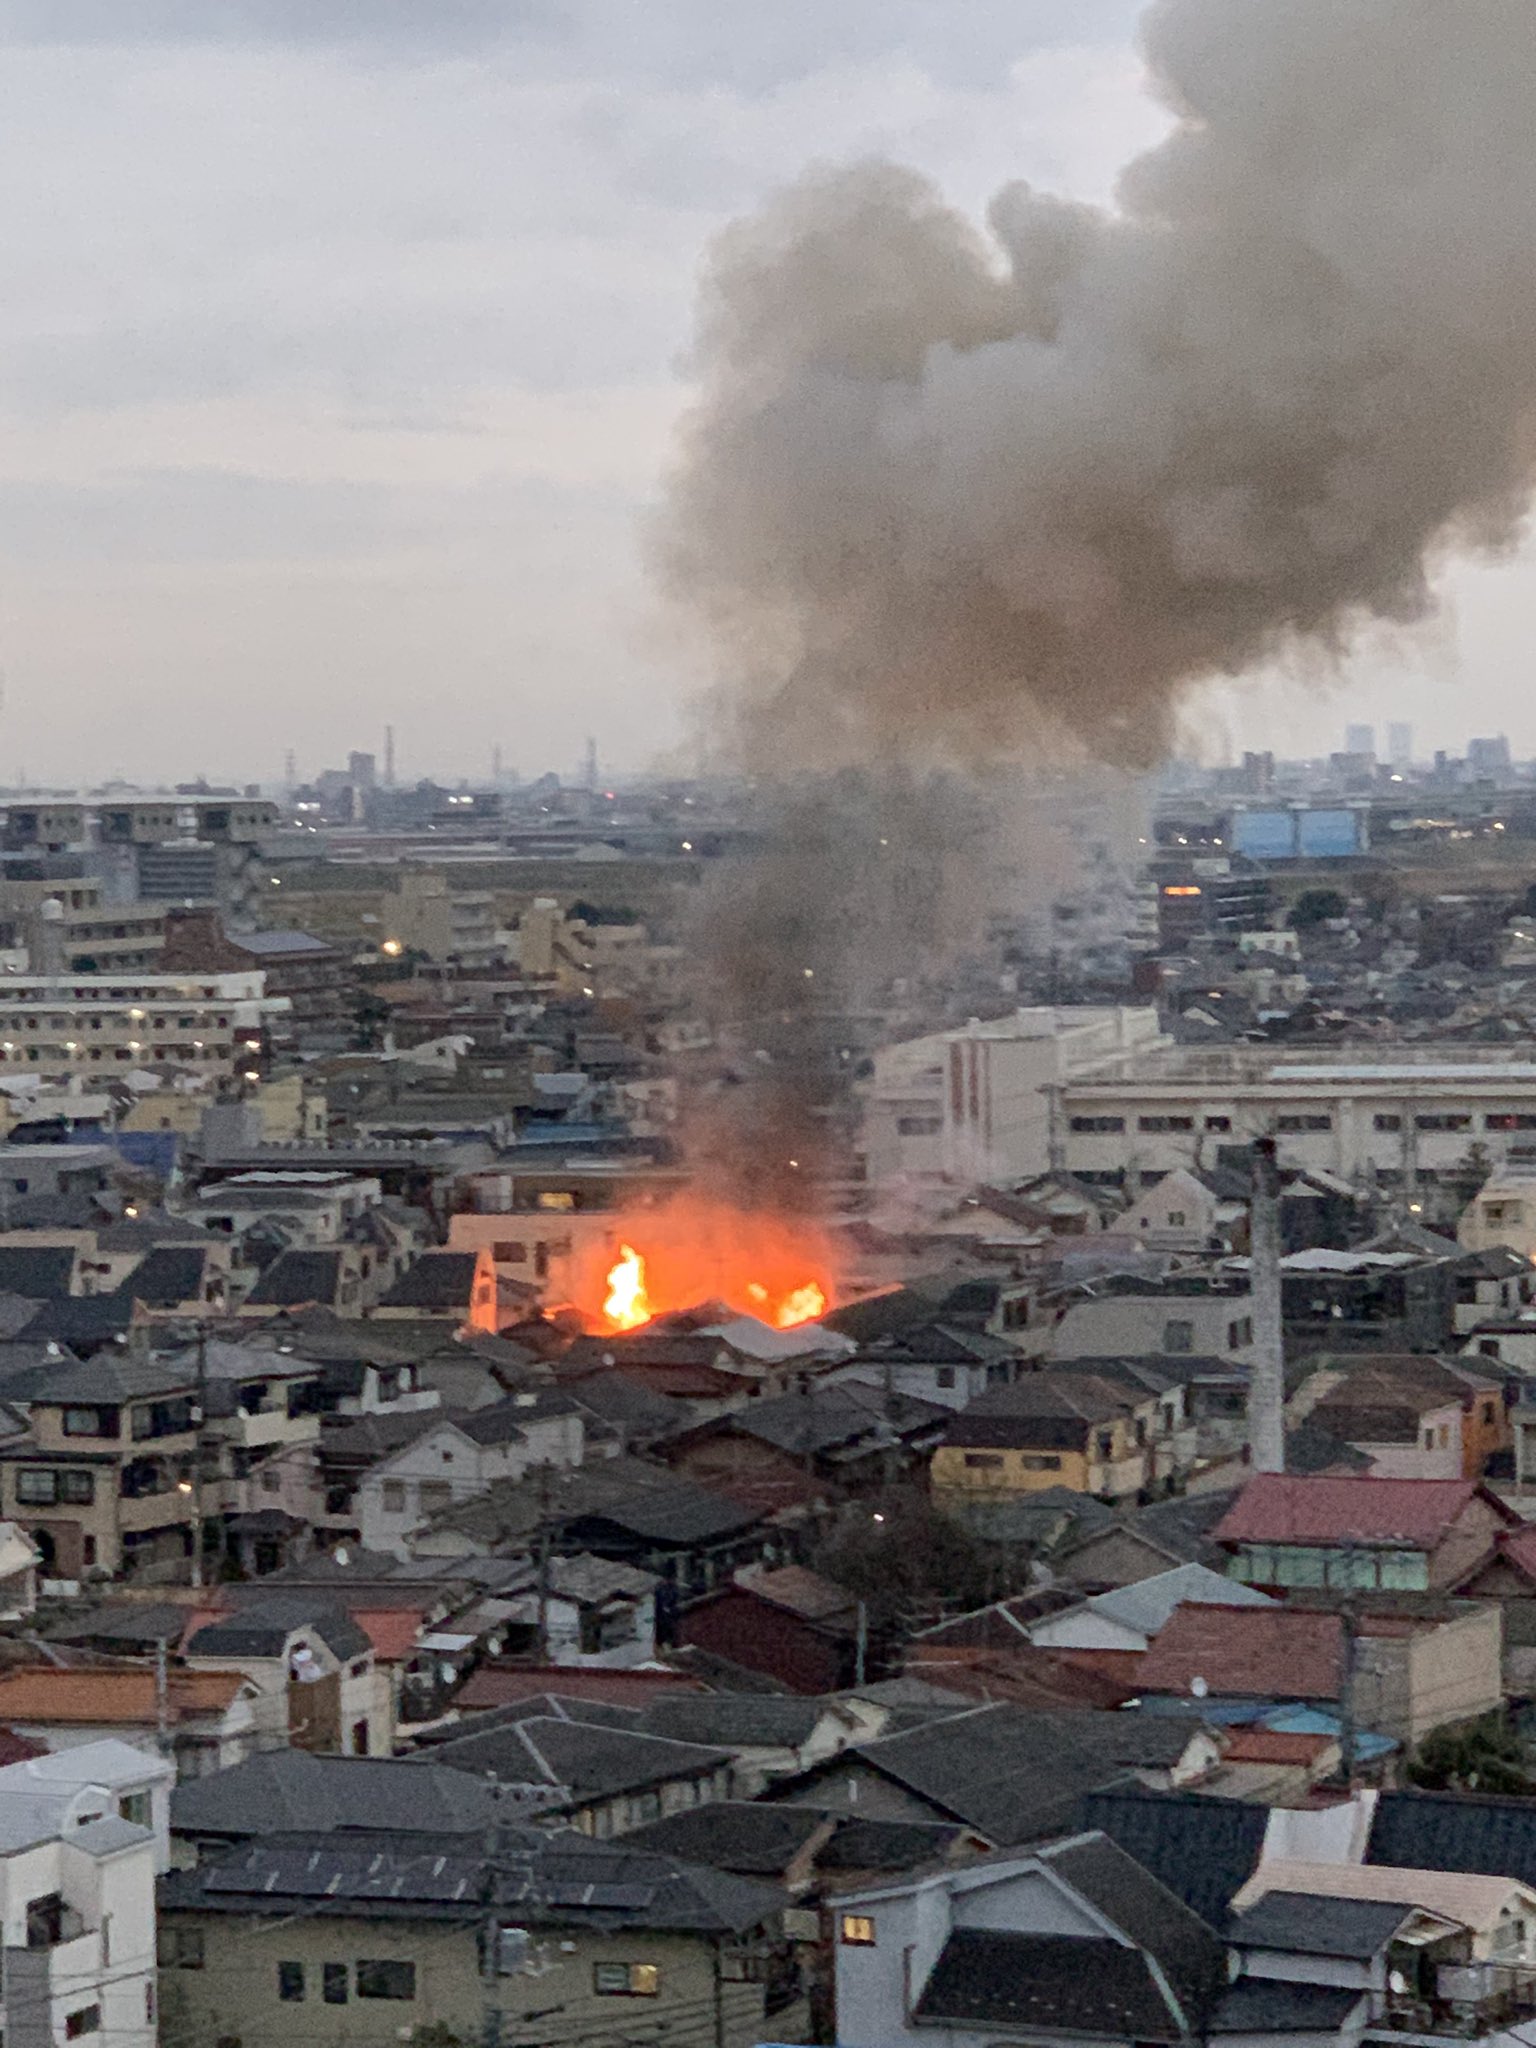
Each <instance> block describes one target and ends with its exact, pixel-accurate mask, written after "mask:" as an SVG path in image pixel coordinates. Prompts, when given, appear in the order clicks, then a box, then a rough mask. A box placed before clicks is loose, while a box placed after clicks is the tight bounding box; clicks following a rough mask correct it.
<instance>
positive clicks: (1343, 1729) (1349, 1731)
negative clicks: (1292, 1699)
mask: <svg viewBox="0 0 1536 2048" xmlns="http://www.w3.org/2000/svg"><path fill="white" fill-rule="evenodd" d="M1344 1570H1345V1575H1346V1577H1347V1578H1348V1579H1349V1580H1350V1581H1351V1582H1352V1581H1353V1579H1354V1576H1355V1551H1354V1547H1353V1546H1352V1545H1351V1546H1350V1547H1349V1548H1348V1549H1346V1551H1345V1553H1344ZM1356 1602H1357V1596H1356V1593H1355V1590H1354V1586H1353V1583H1351V1584H1349V1585H1348V1586H1347V1587H1346V1588H1345V1593H1344V1605H1343V1611H1342V1613H1341V1614H1340V1616H1339V1620H1340V1624H1341V1629H1342V1640H1341V1643H1340V1655H1339V1662H1340V1667H1341V1669H1340V1676H1339V1769H1340V1770H1341V1771H1342V1772H1343V1774H1344V1783H1345V1785H1346V1786H1347V1787H1348V1788H1349V1790H1350V1791H1351V1792H1353V1791H1354V1789H1355V1762H1356V1751H1357V1749H1358V1747H1359V1744H1358V1743H1357V1741H1356V1730H1355V1648H1356V1645H1357V1643H1358V1641H1359V1638H1360V1629H1359V1621H1358V1612H1357V1604H1356Z"/></svg>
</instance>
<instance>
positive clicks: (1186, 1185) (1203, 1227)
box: [1116, 1166, 1220, 1252]
mask: <svg viewBox="0 0 1536 2048" xmlns="http://www.w3.org/2000/svg"><path fill="white" fill-rule="evenodd" d="M1219 1206H1220V1204H1219V1203H1218V1201H1217V1199H1216V1195H1215V1193H1214V1191H1213V1190H1212V1189H1210V1188H1208V1187H1207V1186H1206V1184H1205V1182H1204V1181H1203V1180H1200V1179H1199V1178H1198V1177H1197V1176H1196V1175H1195V1174H1193V1173H1190V1172H1189V1171H1188V1170H1187V1169H1186V1168H1185V1167H1182V1166H1176V1167H1175V1168H1174V1169H1173V1171H1172V1172H1171V1173H1165V1174H1164V1175H1163V1177H1162V1179H1161V1180H1160V1181H1158V1182H1157V1183H1156V1185H1155V1186H1152V1187H1147V1188H1143V1190H1142V1191H1141V1193H1140V1194H1139V1195H1137V1197H1136V1199H1135V1200H1134V1201H1133V1202H1131V1203H1129V1204H1128V1205H1127V1207H1126V1209H1125V1213H1124V1214H1123V1215H1122V1216H1121V1218H1120V1221H1119V1223H1118V1225H1117V1226H1116V1227H1117V1228H1119V1229H1123V1230H1126V1231H1128V1232H1130V1233H1131V1235H1133V1236H1135V1237H1139V1238H1140V1239H1141V1241H1142V1243H1143V1244H1145V1245H1146V1246H1147V1248H1148V1249H1149V1250H1150V1251H1157V1252H1200V1251H1204V1250H1205V1249H1206V1247H1207V1245H1209V1243H1210V1241H1211V1237H1212V1234H1213V1233H1214V1231H1215V1229H1216V1212H1217V1209H1218V1208H1219Z"/></svg>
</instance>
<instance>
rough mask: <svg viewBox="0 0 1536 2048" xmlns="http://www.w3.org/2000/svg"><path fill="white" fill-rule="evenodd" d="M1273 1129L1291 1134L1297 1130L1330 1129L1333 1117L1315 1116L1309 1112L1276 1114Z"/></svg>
mask: <svg viewBox="0 0 1536 2048" xmlns="http://www.w3.org/2000/svg"><path fill="white" fill-rule="evenodd" d="M1275 1129H1276V1130H1277V1131H1283V1132H1288V1133H1292V1134H1294V1133H1296V1132H1299V1131H1331V1130H1332V1129H1333V1118H1332V1117H1331V1116H1324V1115H1322V1114H1318V1115H1315V1116H1314V1115H1310V1114H1308V1115H1292V1116H1277V1117H1276V1118H1275Z"/></svg>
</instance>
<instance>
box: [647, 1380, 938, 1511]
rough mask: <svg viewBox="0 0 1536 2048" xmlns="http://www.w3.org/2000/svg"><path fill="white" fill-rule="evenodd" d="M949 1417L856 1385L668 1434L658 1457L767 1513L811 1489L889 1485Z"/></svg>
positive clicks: (919, 1458) (764, 1403)
mask: <svg viewBox="0 0 1536 2048" xmlns="http://www.w3.org/2000/svg"><path fill="white" fill-rule="evenodd" d="M949 1420H950V1410H949V1409H948V1408H945V1407H943V1406H941V1405H940V1404H939V1403H937V1402H933V1401H920V1400H917V1399H915V1398H913V1397H912V1396H911V1395H909V1394H898V1393H895V1392H887V1391H885V1390H884V1389H881V1388H875V1387H866V1386H862V1385H860V1384H859V1383H858V1382H856V1381H845V1382H843V1383H841V1384H837V1385H830V1386H829V1385H817V1386H814V1387H808V1388H807V1389H805V1391H803V1392H796V1393H792V1394H781V1395H779V1396H778V1397H777V1398H773V1397H769V1398H767V1399H761V1400H756V1401H753V1402H751V1403H750V1404H749V1405H748V1406H746V1407H745V1408H742V1409H740V1410H739V1411H737V1412H735V1413H732V1414H728V1415H719V1416H716V1417H714V1418H713V1419H712V1420H710V1421H707V1422H702V1423H699V1424H698V1425H697V1426H696V1427H694V1428H693V1429H689V1430H686V1431H683V1432H681V1433H679V1434H677V1435H675V1436H673V1437H672V1438H671V1439H670V1440H669V1441H668V1442H667V1443H666V1444H665V1445H664V1446H662V1450H663V1454H664V1455H665V1457H666V1459H667V1461H668V1463H669V1464H671V1465H672V1466H673V1467H674V1469H676V1470H677V1471H680V1472H683V1473H685V1474H686V1475H687V1476H688V1477H689V1478H690V1479H693V1480H695V1481H696V1482H697V1483H698V1484H699V1485H701V1486H714V1487H716V1488H718V1489H719V1490H720V1491H721V1492H725V1493H729V1494H730V1495H731V1497H732V1498H733V1499H740V1500H745V1501H749V1502H752V1503H754V1504H758V1505H761V1506H762V1507H764V1508H765V1509H768V1510H769V1511H772V1510H774V1509H778V1508H781V1507H786V1506H791V1507H792V1506H795V1505H796V1504H797V1503H799V1502H800V1501H801V1500H803V1498H804V1496H805V1491H806V1481H807V1479H812V1480H814V1481H816V1482H819V1485H818V1487H817V1489H816V1490H817V1491H831V1492H834V1493H835V1494H837V1495H843V1494H858V1493H861V1492H863V1493H867V1492H870V1491H873V1490H875V1489H878V1488H879V1487H881V1486H885V1485H890V1484H891V1483H892V1482H893V1481H894V1480H896V1479H898V1478H899V1477H901V1476H902V1474H904V1473H906V1472H908V1471H910V1470H911V1469H912V1467H913V1466H914V1465H919V1464H922V1463H924V1462H925V1461H926V1459H927V1456H928V1453H929V1452H930V1451H931V1450H932V1449H933V1447H934V1445H935V1444H937V1443H938V1442H939V1440H940V1438H941V1437H942V1436H943V1434H944V1429H945V1425H946V1424H947V1423H948V1422H949Z"/></svg>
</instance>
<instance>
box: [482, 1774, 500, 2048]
mask: <svg viewBox="0 0 1536 2048" xmlns="http://www.w3.org/2000/svg"><path fill="white" fill-rule="evenodd" d="M501 1851H502V1836H501V1786H500V1784H499V1783H497V1781H496V1780H495V1779H492V1781H491V1814H490V1819H489V1820H488V1821H487V1822H486V1825H485V1922H484V1933H483V1935H482V1940H483V1942H484V1953H483V1954H482V1956H481V1959H480V1986H481V1999H482V2007H481V2017H480V2048H501Z"/></svg>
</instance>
